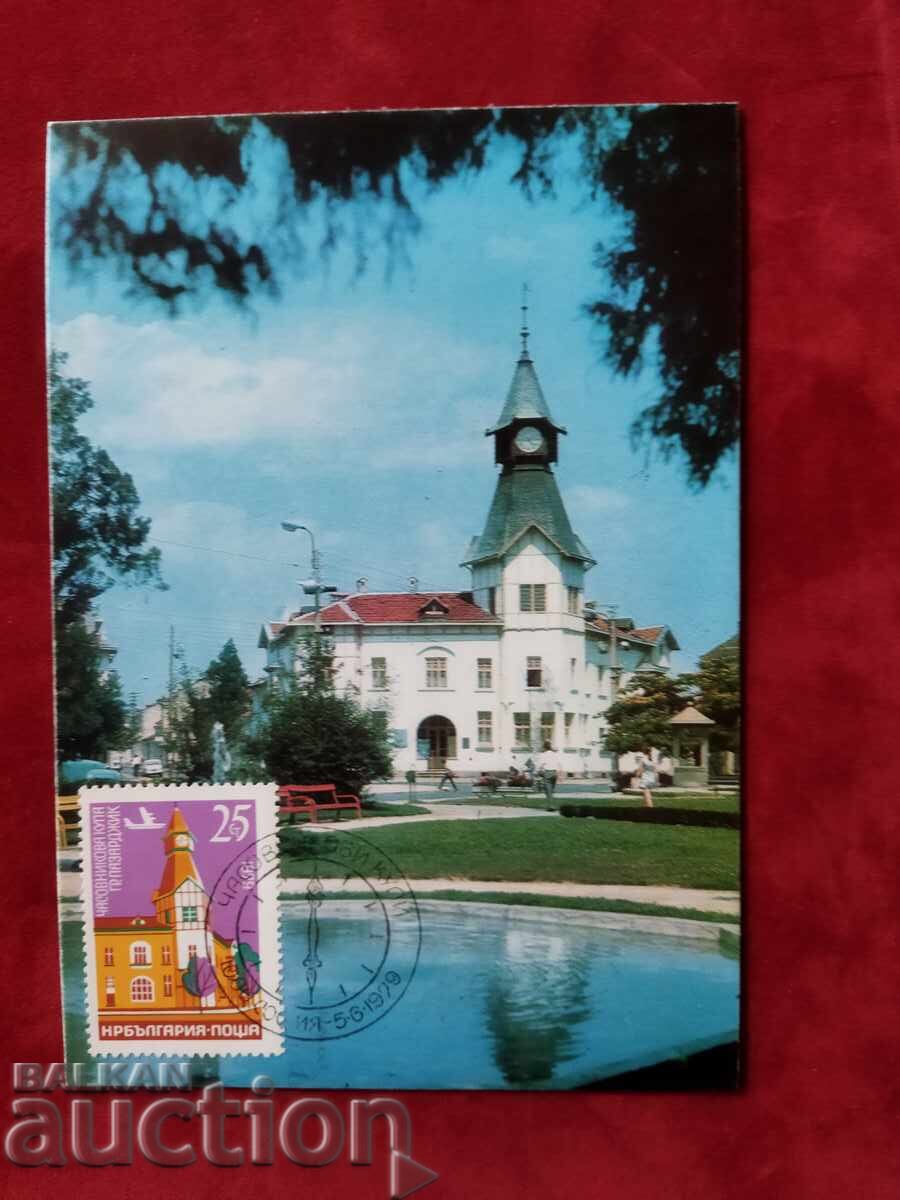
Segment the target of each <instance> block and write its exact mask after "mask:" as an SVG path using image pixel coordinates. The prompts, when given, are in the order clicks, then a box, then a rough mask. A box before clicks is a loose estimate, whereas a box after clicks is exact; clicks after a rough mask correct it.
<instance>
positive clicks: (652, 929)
mask: <svg viewBox="0 0 900 1200" xmlns="http://www.w3.org/2000/svg"><path fill="white" fill-rule="evenodd" d="M328 903H329V906H330V907H334V908H338V909H339V910H341V911H343V912H346V913H347V914H350V913H353V914H354V915H356V916H360V915H366V911H365V907H364V906H365V904H366V903H367V902H366V901H365V900H330V901H328ZM416 903H417V906H418V909H419V912H420V913H428V912H435V913H438V912H453V911H457V912H458V913H459V914H460V915H464V914H465V915H469V916H474V917H477V916H491V917H500V916H503V917H505V918H506V920H513V919H517V920H520V921H529V922H531V923H532V924H541V925H567V926H571V925H580V926H586V927H588V928H592V929H607V930H612V931H614V932H619V933H623V932H630V933H648V934H656V935H662V936H665V937H678V938H688V939H693V940H694V941H719V940H720V936H721V933H722V931H724V932H725V933H726V934H730V935H732V937H733V938H734V939H736V940H737V941H738V942H740V938H741V928H740V926H739V925H735V924H734V923H732V922H727V921H699V920H694V919H693V918H692V917H657V916H649V915H644V914H641V913H617V912H595V911H592V910H591V909H583V908H550V907H544V906H538V905H531V904H493V903H487V902H484V901H479V900H427V899H422V900H420V899H418V898H417V900H416ZM280 904H281V909H282V911H283V912H285V913H288V914H291V913H296V912H300V911H305V910H306V901H305V900H303V899H302V898H299V897H298V898H296V899H282V900H281V902H280ZM82 915H83V906H82V904H81V902H80V901H69V902H68V903H66V904H62V905H60V919H61V920H63V921H66V920H80V919H81V918H82Z"/></svg>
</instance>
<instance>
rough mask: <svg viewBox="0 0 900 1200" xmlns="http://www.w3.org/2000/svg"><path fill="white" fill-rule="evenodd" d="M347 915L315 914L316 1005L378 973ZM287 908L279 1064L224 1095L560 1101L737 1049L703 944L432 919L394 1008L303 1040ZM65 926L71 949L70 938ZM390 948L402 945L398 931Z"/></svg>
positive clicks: (495, 914)
mask: <svg viewBox="0 0 900 1200" xmlns="http://www.w3.org/2000/svg"><path fill="white" fill-rule="evenodd" d="M347 907H348V906H347V905H346V904H344V905H343V906H340V907H338V906H335V908H334V909H332V911H331V912H329V906H327V905H326V906H325V907H324V908H323V910H322V920H321V923H320V944H319V957H320V959H321V964H322V965H321V967H320V968H319V971H318V976H317V980H316V987H317V992H316V996H315V1003H316V1004H317V1005H319V1004H321V1005H324V1006H326V1007H327V1006H328V1005H329V1004H330V1003H331V1002H332V998H335V999H337V998H339V997H340V995H341V994H342V993H343V994H346V991H347V988H348V987H349V988H352V987H353V981H354V980H358V979H359V978H360V975H361V972H364V971H365V970H369V969H370V968H369V967H368V965H367V962H366V960H367V959H371V961H373V962H376V963H377V961H378V959H377V954H378V953H379V952H380V946H379V939H381V938H382V937H383V933H382V929H381V922H380V921H379V920H375V919H373V918H372V917H371V916H365V917H361V918H360V917H357V916H355V915H354V916H350V915H348V913H347ZM286 908H287V910H288V912H287V916H286V917H284V918H283V920H282V957H283V962H284V972H285V984H286V992H285V1022H286V1029H287V1030H288V1033H289V1034H291V1036H288V1037H287V1038H286V1040H285V1053H284V1054H283V1055H281V1056H279V1057H275V1058H258V1057H254V1058H252V1059H251V1058H244V1057H241V1058H223V1059H221V1060H220V1064H219V1074H220V1077H221V1079H222V1081H223V1082H224V1083H226V1084H233V1085H235V1086H238V1085H241V1084H243V1085H244V1086H246V1085H247V1082H248V1080H249V1079H251V1078H252V1077H253V1076H254V1075H255V1074H260V1073H265V1074H267V1075H268V1076H270V1078H271V1079H272V1080H274V1082H275V1083H276V1085H278V1086H280V1087H291V1088H299V1089H303V1090H311V1089H325V1088H354V1089H356V1088H379V1089H385V1090H394V1089H398V1088H572V1087H577V1086H580V1085H583V1084H587V1083H591V1082H595V1081H599V1080H602V1079H603V1078H605V1077H607V1076H610V1075H616V1074H619V1073H620V1072H622V1071H625V1070H631V1069H634V1068H638V1067H643V1066H648V1065H650V1064H653V1063H656V1062H661V1061H663V1060H665V1059H668V1058H672V1057H674V1056H677V1055H682V1054H688V1053H692V1052H694V1051H697V1050H701V1049H705V1048H707V1047H711V1046H715V1045H720V1044H723V1043H726V1042H731V1041H734V1040H736V1038H737V1031H738V987H739V972H738V963H737V962H736V961H735V960H734V959H733V958H731V957H726V956H725V955H723V954H722V953H720V951H719V948H718V944H717V942H716V941H714V940H705V941H704V940H695V939H693V938H683V937H671V936H665V935H663V936H660V935H658V934H645V933H637V932H631V931H629V932H623V931H619V930H609V929H604V928H598V927H596V925H592V924H591V923H590V920H589V915H587V916H585V915H582V914H579V913H578V912H575V911H566V912H559V911H557V912H555V913H553V914H552V917H548V915H547V914H546V913H545V914H544V915H540V914H539V913H536V914H533V915H530V914H527V913H524V914H523V910H522V909H521V908H518V909H515V910H511V909H510V908H508V907H507V906H503V905H491V906H481V905H477V906H475V905H467V904H458V905H455V904H447V905H438V904H434V903H431V904H426V905H423V908H422V913H421V948H420V951H419V954H418V959H417V960H416V957H415V947H414V946H412V945H410V946H407V947H406V948H405V949H406V950H407V951H408V953H407V954H406V955H402V954H401V956H400V960H402V961H406V962H410V963H412V962H415V970H414V972H413V974H412V977H411V979H410V980H409V983H408V986H407V987H406V990H405V992H404V993H403V995H402V996H401V998H400V999H399V1000H398V1002H397V1003H396V1004H395V1006H394V1007H393V1008H388V1009H387V1010H386V1011H385V1012H384V1014H383V1015H382V1016H380V1019H379V1020H377V1021H376V1022H375V1023H372V1024H369V1025H368V1026H367V1027H366V1028H363V1029H361V1030H360V1031H359V1032H356V1033H351V1034H349V1035H348V1036H339V1037H338V1036H335V1037H333V1038H331V1039H330V1040H307V1034H308V1030H309V1013H310V1011H311V1010H310V1006H309V994H308V979H307V975H306V972H305V971H304V968H303V965H302V962H303V958H304V955H305V953H306V951H307V940H306V939H307V922H306V918H305V916H304V913H303V906H301V905H295V904H289V905H287V906H286ZM359 911H362V906H361V905H360V909H359ZM66 924H67V925H68V926H70V927H72V926H74V927H75V928H77V930H78V936H80V923H75V922H67V923H66ZM65 932H66V934H67V936H66V938H65V939H64V940H65V942H66V943H68V952H67V954H66V956H65V957H66V967H67V974H68V975H69V980H68V981H67V987H66V1000H67V1005H66V1007H67V1017H68V1020H69V1045H68V1049H69V1054H68V1057H69V1059H70V1060H75V1059H79V1060H80V1061H84V1060H85V1057H86V1056H85V1055H79V1054H78V1043H79V1028H80V1027H83V1011H84V1010H83V1001H82V1003H81V1004H74V1005H73V1004H72V998H73V997H76V996H77V995H78V967H79V964H78V954H77V949H78V940H77V937H74V938H73V936H72V930H71V929H67V930H66V931H65ZM391 936H392V937H394V938H397V937H400V938H409V939H411V940H412V939H413V938H414V934H413V933H412V932H411V930H410V929H409V928H405V929H403V930H400V931H399V932H396V931H392V932H391ZM393 949H394V950H396V949H397V947H396V945H395V946H394V948H393ZM401 949H403V948H402V947H401ZM369 951H370V952H369ZM373 955H374V956H375V957H373ZM291 1031H293V1034H292V1032H291Z"/></svg>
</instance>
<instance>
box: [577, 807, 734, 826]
mask: <svg viewBox="0 0 900 1200" xmlns="http://www.w3.org/2000/svg"><path fill="white" fill-rule="evenodd" d="M559 812H560V816H563V817H596V818H597V819H598V820H600V821H635V822H637V823H638V824H640V823H642V822H643V823H644V824H647V825H697V826H700V825H702V826H703V827H704V828H707V829H740V827H741V814H740V813H736V812H716V811H714V810H710V809H697V808H625V807H622V806H618V807H614V806H613V805H611V804H610V805H603V806H602V807H601V806H600V805H598V804H561V805H560V806H559Z"/></svg>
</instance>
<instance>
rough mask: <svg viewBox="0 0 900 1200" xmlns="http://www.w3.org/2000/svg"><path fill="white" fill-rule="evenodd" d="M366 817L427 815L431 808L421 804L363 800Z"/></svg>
mask: <svg viewBox="0 0 900 1200" xmlns="http://www.w3.org/2000/svg"><path fill="white" fill-rule="evenodd" d="M362 810H363V816H364V817H427V816H428V815H429V810H428V809H427V808H423V807H422V805H421V804H386V803H385V802H384V801H383V800H363V802H362Z"/></svg>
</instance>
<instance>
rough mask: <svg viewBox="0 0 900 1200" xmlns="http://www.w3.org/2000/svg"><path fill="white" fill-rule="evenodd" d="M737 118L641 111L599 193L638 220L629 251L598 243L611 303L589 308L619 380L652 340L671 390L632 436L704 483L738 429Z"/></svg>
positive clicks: (602, 167) (605, 160)
mask: <svg viewBox="0 0 900 1200" xmlns="http://www.w3.org/2000/svg"><path fill="white" fill-rule="evenodd" d="M736 134H737V129H736V114H735V112H734V110H733V109H730V108H727V107H722V106H719V105H705V106H699V107H694V106H687V105H684V106H671V107H670V106H664V107H660V108H653V109H644V110H641V111H639V112H637V113H635V114H634V115H633V117H632V119H631V122H630V125H629V129H628V133H627V135H626V136H625V137H624V138H622V140H621V141H619V142H618V143H617V144H616V145H615V146H613V148H612V149H611V150H609V151H608V152H607V153H605V154H603V155H602V156H600V157H598V159H597V162H596V175H595V179H596V184H597V186H598V188H600V189H602V190H603V191H605V192H606V194H607V195H609V196H610V197H611V198H612V199H613V200H614V201H615V202H616V203H617V204H619V205H620V206H621V207H622V208H623V209H624V210H625V211H626V212H628V213H630V214H631V218H632V220H631V237H630V242H628V241H626V242H625V243H624V244H623V243H621V242H620V243H617V244H615V245H612V246H609V245H605V244H603V243H601V244H599V245H598V246H597V265H598V266H599V267H600V268H601V269H602V270H603V271H604V272H605V273H606V275H607V277H608V279H609V280H610V281H611V283H612V294H611V295H607V296H606V297H604V298H601V299H598V300H595V301H593V302H592V303H591V304H590V305H589V306H588V307H589V311H590V312H591V313H593V315H594V316H595V317H597V318H599V320H600V321H601V323H603V324H605V326H606V328H607V329H608V331H609V337H608V344H607V357H608V359H609V361H610V362H611V363H612V364H613V365H614V366H615V368H616V369H617V370H618V371H620V372H622V373H623V374H628V373H629V372H631V371H633V370H635V369H636V368H638V367H639V366H640V365H641V362H642V359H643V356H644V353H645V351H646V350H647V348H648V346H649V345H650V344H651V342H652V341H653V338H654V335H655V336H656V337H657V338H658V348H659V353H658V360H659V367H660V373H661V376H662V383H663V391H662V395H661V396H660V397H659V399H658V400H657V401H656V402H655V403H654V404H652V405H651V406H650V407H649V408H647V409H646V410H645V411H644V412H643V413H642V414H641V415H640V417H639V418H638V419H637V421H636V422H635V423H634V426H633V427H632V436H633V439H634V441H635V442H640V441H642V440H644V439H645V438H646V437H648V436H649V437H650V438H652V439H653V440H654V441H655V442H656V443H657V444H658V445H660V446H661V448H662V451H663V453H664V454H665V455H668V454H669V453H671V451H672V450H673V449H674V448H675V447H678V448H680V449H681V450H682V451H683V452H684V455H685V458H686V459H687V462H688V468H689V474H690V478H691V480H692V482H693V483H695V484H697V485H700V486H703V485H705V484H706V483H707V482H708V481H709V478H710V475H711V474H712V472H713V470H714V468H715V466H716V464H717V463H718V462H719V461H720V459H721V457H722V455H723V454H724V453H725V452H726V451H728V450H729V449H731V447H732V446H734V445H735V443H736V441H737V437H738V429H739V418H740V411H739V387H740V373H739V362H738V342H739V313H740V295H739V288H740V279H739V269H738V257H737V253H736V248H737V241H738V232H739V212H738V175H737V164H736V160H735V147H736Z"/></svg>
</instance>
